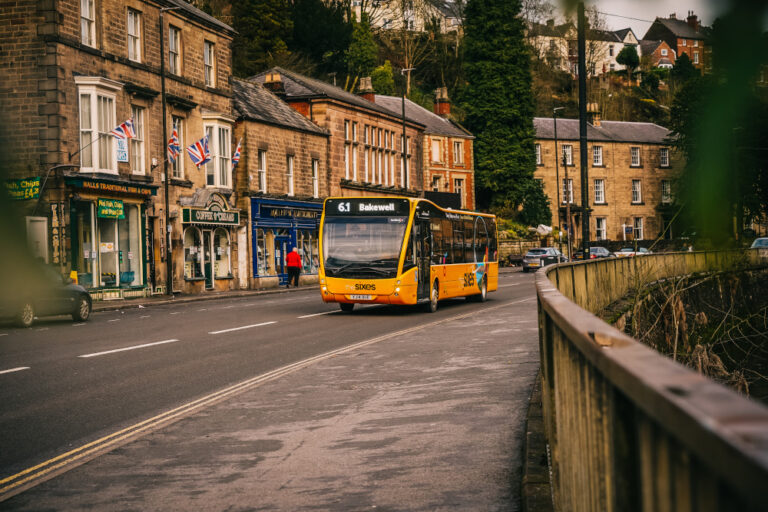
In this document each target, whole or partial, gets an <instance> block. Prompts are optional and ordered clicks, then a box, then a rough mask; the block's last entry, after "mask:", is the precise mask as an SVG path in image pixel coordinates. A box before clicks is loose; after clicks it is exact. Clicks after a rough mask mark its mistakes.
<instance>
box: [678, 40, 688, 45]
mask: <svg viewBox="0 0 768 512" xmlns="http://www.w3.org/2000/svg"><path fill="white" fill-rule="evenodd" d="M680 44H681V45H683V46H688V41H686V40H685V39H683V42H682V43H680Z"/></svg>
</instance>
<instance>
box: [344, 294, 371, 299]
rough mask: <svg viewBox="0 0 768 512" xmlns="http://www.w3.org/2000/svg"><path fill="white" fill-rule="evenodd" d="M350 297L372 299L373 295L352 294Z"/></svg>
mask: <svg viewBox="0 0 768 512" xmlns="http://www.w3.org/2000/svg"><path fill="white" fill-rule="evenodd" d="M349 298H350V299H352V300H371V299H373V296H371V295H350V296H349Z"/></svg>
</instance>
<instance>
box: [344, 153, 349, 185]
mask: <svg viewBox="0 0 768 512" xmlns="http://www.w3.org/2000/svg"><path fill="white" fill-rule="evenodd" d="M349 150H350V148H349V144H344V179H347V180H348V179H349Z"/></svg>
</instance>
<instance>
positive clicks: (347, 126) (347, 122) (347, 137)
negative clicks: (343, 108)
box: [344, 121, 349, 140]
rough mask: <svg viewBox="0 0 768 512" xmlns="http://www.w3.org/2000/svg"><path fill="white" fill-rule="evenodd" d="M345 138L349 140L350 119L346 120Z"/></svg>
mask: <svg viewBox="0 0 768 512" xmlns="http://www.w3.org/2000/svg"><path fill="white" fill-rule="evenodd" d="M344 140H349V121H344Z"/></svg>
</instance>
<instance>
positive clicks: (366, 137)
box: [249, 67, 424, 197]
mask: <svg viewBox="0 0 768 512" xmlns="http://www.w3.org/2000/svg"><path fill="white" fill-rule="evenodd" d="M249 80H250V81H253V82H255V83H260V84H265V86H266V87H267V88H269V89H270V90H272V91H273V92H276V94H277V95H278V96H280V97H281V98H283V99H284V101H286V102H287V103H288V105H290V106H291V107H292V108H293V109H295V110H296V111H297V112H299V113H301V114H302V115H304V116H305V117H306V118H308V119H309V120H310V121H312V122H314V123H315V124H317V125H319V126H320V127H322V128H325V129H326V130H328V132H329V133H330V139H329V150H328V167H327V174H328V175H327V178H326V179H327V182H328V184H329V190H330V195H332V196H361V195H374V196H413V197H416V196H419V195H421V194H422V193H423V183H424V175H423V168H422V166H423V164H422V144H423V133H424V125H422V124H420V123H416V122H414V121H413V120H410V119H407V118H406V123H405V124H406V137H407V144H406V147H407V158H406V164H405V166H403V165H402V160H403V159H402V147H403V145H402V133H403V120H402V117H401V116H399V115H398V114H396V113H395V112H393V111H391V110H389V109H387V108H384V107H383V106H381V105H378V104H376V102H375V95H374V92H373V89H372V88H371V87H370V80H365V79H364V80H363V81H364V82H366V85H365V86H364V87H363V88H362V90H361V93H360V94H358V95H355V94H351V93H349V92H347V91H345V90H343V89H341V88H340V87H336V86H333V85H331V84H328V83H325V82H322V81H320V80H316V79H314V78H309V77H306V76H303V75H300V74H298V73H295V72H293V71H288V70H286V69H282V68H279V67H275V68H272V69H270V70H268V71H264V72H262V73H260V74H258V75H256V76H253V77H251V78H249Z"/></svg>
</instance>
